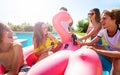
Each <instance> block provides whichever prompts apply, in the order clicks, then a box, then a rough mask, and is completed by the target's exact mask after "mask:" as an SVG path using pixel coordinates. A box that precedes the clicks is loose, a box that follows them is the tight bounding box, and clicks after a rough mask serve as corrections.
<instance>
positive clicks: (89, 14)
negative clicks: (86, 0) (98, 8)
mask: <svg viewBox="0 0 120 75" xmlns="http://www.w3.org/2000/svg"><path fill="white" fill-rule="evenodd" d="M88 17H89V18H90V20H93V19H95V12H94V11H93V10H91V11H90V12H89V13H88Z"/></svg>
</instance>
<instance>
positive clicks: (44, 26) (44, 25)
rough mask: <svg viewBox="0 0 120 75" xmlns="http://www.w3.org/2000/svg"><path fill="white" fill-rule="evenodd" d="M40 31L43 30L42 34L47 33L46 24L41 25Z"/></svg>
mask: <svg viewBox="0 0 120 75" xmlns="http://www.w3.org/2000/svg"><path fill="white" fill-rule="evenodd" d="M42 31H43V34H44V35H47V33H48V27H47V26H46V24H43V25H42Z"/></svg>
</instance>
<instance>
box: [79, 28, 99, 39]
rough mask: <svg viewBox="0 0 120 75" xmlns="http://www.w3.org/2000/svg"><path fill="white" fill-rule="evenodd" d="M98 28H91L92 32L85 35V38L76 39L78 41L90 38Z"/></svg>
mask: <svg viewBox="0 0 120 75" xmlns="http://www.w3.org/2000/svg"><path fill="white" fill-rule="evenodd" d="M98 29H99V27H98V26H95V27H94V28H92V30H91V31H90V32H89V33H87V34H86V35H85V36H83V37H81V38H78V40H86V39H88V38H89V37H90V36H92V35H93V34H95V33H96V32H97V31H98Z"/></svg>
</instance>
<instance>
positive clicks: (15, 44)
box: [13, 42, 22, 51]
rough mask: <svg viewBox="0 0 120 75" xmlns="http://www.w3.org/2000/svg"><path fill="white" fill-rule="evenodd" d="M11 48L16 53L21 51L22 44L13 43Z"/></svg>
mask: <svg viewBox="0 0 120 75" xmlns="http://www.w3.org/2000/svg"><path fill="white" fill-rule="evenodd" d="M13 48H14V50H15V51H16V50H17V51H18V50H19V51H21V50H22V44H21V43H19V42H14V43H13Z"/></svg>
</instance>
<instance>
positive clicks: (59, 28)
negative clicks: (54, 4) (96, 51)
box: [52, 11, 80, 50]
mask: <svg viewBox="0 0 120 75" xmlns="http://www.w3.org/2000/svg"><path fill="white" fill-rule="evenodd" d="M71 20H72V18H71V17H70V15H69V14H68V13H67V12H66V11H61V12H59V13H58V14H56V15H55V16H54V17H53V19H52V23H53V26H54V28H55V30H56V32H57V33H58V34H59V36H60V38H61V40H62V43H63V48H62V50H63V49H69V50H77V49H78V48H80V47H79V46H78V45H73V42H72V40H71V35H70V33H69V31H68V27H69V22H70V21H71ZM66 45H67V46H68V47H67V48H65V46H66Z"/></svg>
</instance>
